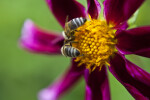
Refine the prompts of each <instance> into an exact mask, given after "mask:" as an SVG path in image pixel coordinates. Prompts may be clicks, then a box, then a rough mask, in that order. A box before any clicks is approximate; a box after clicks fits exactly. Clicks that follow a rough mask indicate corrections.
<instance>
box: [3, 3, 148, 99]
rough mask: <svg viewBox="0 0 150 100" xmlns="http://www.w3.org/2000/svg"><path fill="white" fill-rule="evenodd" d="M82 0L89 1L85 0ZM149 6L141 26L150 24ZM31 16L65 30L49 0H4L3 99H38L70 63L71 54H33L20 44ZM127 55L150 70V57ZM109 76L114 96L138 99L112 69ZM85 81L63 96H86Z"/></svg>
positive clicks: (143, 11) (144, 9)
mask: <svg viewBox="0 0 150 100" xmlns="http://www.w3.org/2000/svg"><path fill="white" fill-rule="evenodd" d="M78 1H79V0H78ZM80 2H82V3H83V4H84V5H86V2H85V1H84V0H81V1H80ZM129 10H130V9H129ZM149 10H150V1H148V0H147V1H146V2H145V3H144V4H143V5H142V6H141V7H140V11H139V15H138V17H137V21H136V25H137V26H142V25H149V24H150V13H149ZM74 13H75V12H74ZM27 18H30V19H32V20H33V21H34V22H35V23H36V24H38V25H39V26H41V27H43V28H45V29H49V30H55V31H62V30H63V29H62V28H61V27H60V25H59V24H58V22H57V21H56V19H55V18H54V17H53V15H52V13H51V12H50V11H49V9H48V7H47V4H46V3H45V0H0V100H37V93H38V92H39V91H40V90H41V89H42V88H45V87H46V86H48V85H49V84H50V83H52V82H53V80H55V79H56V78H57V77H58V76H59V75H60V74H62V73H63V72H64V71H65V70H66V69H67V68H68V66H69V60H70V59H69V58H66V57H63V56H49V55H41V54H32V53H30V52H27V51H25V50H23V49H21V48H20V47H19V46H18V40H19V37H20V33H21V28H22V25H23V23H24V20H26V19H27ZM127 58H128V59H130V60H131V61H132V62H134V63H135V64H137V65H139V66H140V67H142V68H143V69H145V70H147V71H148V72H150V59H148V58H144V57H139V56H135V55H131V56H127ZM58 62H59V63H58ZM109 79H110V86H111V95H112V100H134V99H133V98H132V97H131V95H130V94H129V93H128V92H127V91H126V89H125V88H124V87H123V86H122V85H121V84H120V83H119V82H118V81H117V80H116V79H115V78H114V77H113V76H112V75H111V74H110V73H109ZM84 84H85V83H84V79H83V78H82V79H81V81H80V82H79V83H78V84H77V85H76V86H75V87H73V88H72V89H71V90H70V91H69V92H68V93H66V94H65V95H64V96H63V97H62V98H61V99H60V100H83V99H84V91H85V90H84V88H85V85H84Z"/></svg>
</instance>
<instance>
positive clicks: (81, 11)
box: [46, 0, 86, 27]
mask: <svg viewBox="0 0 150 100" xmlns="http://www.w3.org/2000/svg"><path fill="white" fill-rule="evenodd" d="M46 2H47V4H48V6H49V8H50V10H51V11H52V13H53V14H54V16H55V17H56V19H57V20H58V21H59V23H60V24H61V25H62V27H64V25H65V21H66V17H67V16H68V17H69V20H71V19H73V18H76V17H86V13H85V12H86V10H85V8H84V7H83V5H81V4H80V3H78V2H77V1H75V0H46Z"/></svg>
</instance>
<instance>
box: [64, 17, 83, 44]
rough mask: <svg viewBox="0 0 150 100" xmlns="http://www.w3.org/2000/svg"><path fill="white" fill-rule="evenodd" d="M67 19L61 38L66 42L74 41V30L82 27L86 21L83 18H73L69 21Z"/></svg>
mask: <svg viewBox="0 0 150 100" xmlns="http://www.w3.org/2000/svg"><path fill="white" fill-rule="evenodd" d="M67 20H68V17H67V18H66V23H65V29H64V31H63V32H62V35H63V37H64V38H65V39H66V40H70V41H71V40H74V38H75V37H74V32H75V30H76V29H77V28H78V27H80V26H81V25H83V24H84V23H85V22H86V19H85V18H83V17H80V18H74V19H72V20H70V21H68V22H67Z"/></svg>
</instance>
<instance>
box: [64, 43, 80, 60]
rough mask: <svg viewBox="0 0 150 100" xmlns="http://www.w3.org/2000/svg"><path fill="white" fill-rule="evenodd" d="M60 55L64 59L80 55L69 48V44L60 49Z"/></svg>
mask: <svg viewBox="0 0 150 100" xmlns="http://www.w3.org/2000/svg"><path fill="white" fill-rule="evenodd" d="M61 53H62V54H63V55H64V56H66V57H72V58H73V57H78V56H79V55H80V51H79V50H78V49H77V48H75V47H72V46H71V43H70V42H68V43H66V44H64V45H63V46H62V47H61Z"/></svg>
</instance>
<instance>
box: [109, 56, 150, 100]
mask: <svg viewBox="0 0 150 100" xmlns="http://www.w3.org/2000/svg"><path fill="white" fill-rule="evenodd" d="M110 64H111V66H110V67H109V70H110V72H111V73H112V74H113V75H114V76H115V77H116V78H117V80H118V81H119V82H120V83H122V85H124V87H125V88H126V89H127V90H128V91H129V92H130V93H131V95H132V96H133V97H134V98H135V99H136V100H148V98H149V99H150V73H148V72H146V71H144V70H143V69H141V68H140V67H138V66H137V65H135V64H133V63H131V62H130V61H128V60H126V59H125V57H124V56H122V55H120V54H116V55H115V56H114V57H112V58H111V60H110Z"/></svg>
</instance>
